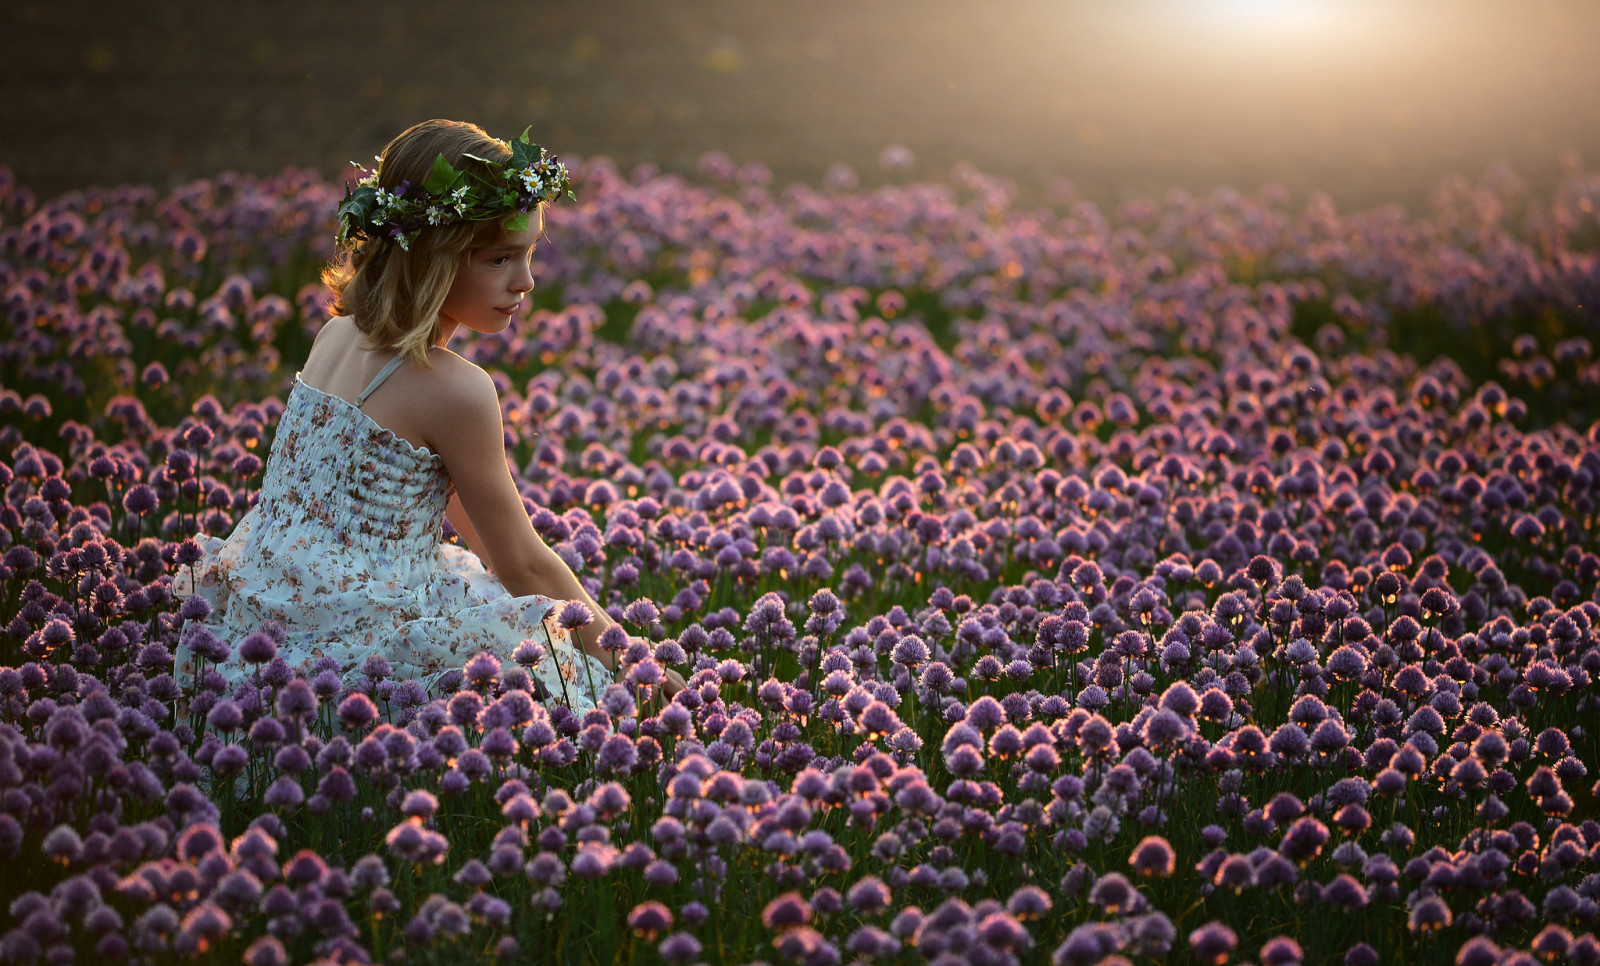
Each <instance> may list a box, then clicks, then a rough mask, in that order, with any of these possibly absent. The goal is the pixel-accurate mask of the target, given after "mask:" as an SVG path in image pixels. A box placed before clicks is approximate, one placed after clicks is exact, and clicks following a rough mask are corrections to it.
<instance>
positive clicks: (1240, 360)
mask: <svg viewBox="0 0 1600 966" xmlns="http://www.w3.org/2000/svg"><path fill="white" fill-rule="evenodd" d="M571 167H572V171H573V180H574V186H575V189H576V190H577V193H578V195H579V198H580V200H579V201H577V202H575V203H574V202H563V203H561V204H558V205H556V206H554V207H553V208H551V209H550V210H549V212H548V215H547V231H546V237H545V239H544V240H543V241H541V243H540V245H539V248H538V249H537V250H536V252H535V260H536V266H535V275H536V277H537V278H538V282H539V285H538V288H537V289H535V291H534V293H533V296H532V305H531V307H530V308H529V309H528V310H527V311H526V312H525V313H524V317H523V318H521V319H519V320H517V321H515V322H514V323H513V325H512V327H511V328H510V329H509V330H508V331H507V332H506V333H504V334H503V335H500V336H479V337H475V338H474V339H473V340H471V341H465V342H461V343H458V345H457V349H458V351H460V352H462V354H463V355H465V356H467V357H468V358H470V359H471V360H472V361H474V362H476V363H478V364H479V365H482V366H483V367H485V368H486V369H488V370H489V371H490V373H491V374H492V375H493V377H494V379H495V381H496V383H497V384H498V387H499V390H500V396H501V400H502V407H503V413H504V421H505V433H506V450H507V456H508V459H509V462H510V464H511V466H512V467H513V472H514V474H515V478H516V481H517V484H518V486H519V487H520V489H521V491H522V493H523V495H524V497H525V502H526V504H527V507H528V510H529V514H530V519H531V522H532V525H533V526H534V527H535V528H536V529H537V531H538V532H539V533H540V534H541V535H542V536H543V538H544V539H545V540H546V541H547V542H548V543H549V544H550V545H551V546H552V547H553V548H554V549H555V550H556V552H557V553H559V554H560V555H561V557H562V558H563V559H564V560H566V561H567V562H568V563H569V564H570V565H571V567H572V568H573V570H574V571H575V572H576V573H577V574H578V575H579V577H580V578H581V579H582V580H583V581H584V582H585V584H586V586H587V587H588V588H590V589H591V591H592V592H593V594H594V596H595V598H596V600H598V601H599V602H600V603H601V604H602V605H603V606H605V607H606V608H607V609H608V610H609V611H610V612H611V614H612V615H613V616H614V618H615V619H616V620H617V621H618V622H619V623H620V625H621V629H623V630H625V631H626V633H612V634H610V635H609V636H608V638H607V643H608V644H609V645H611V646H612V647H614V648H615V650H616V651H617V652H618V654H619V656H620V658H621V660H622V662H623V664H624V667H625V673H623V674H622V677H621V681H620V683H615V684H611V685H610V686H609V687H608V688H607V689H606V691H605V696H604V700H603V701H602V703H601V707H600V708H599V709H597V710H594V711H591V712H588V713H586V714H584V715H582V716H581V717H580V716H577V715H575V714H573V713H571V712H570V711H568V710H567V708H566V707H565V706H564V705H562V704H561V702H560V701H558V700H554V699H550V698H544V697H543V695H542V694H541V693H540V691H541V689H539V688H537V687H536V686H535V685H534V683H533V678H532V677H531V675H530V674H529V673H528V671H527V670H526V668H528V667H530V666H532V665H534V664H535V663H536V662H537V661H538V660H540V659H542V658H543V657H544V655H543V653H542V649H541V648H539V647H537V646H532V645H528V646H522V645H519V643H518V642H507V648H506V652H505V653H503V654H489V653H478V654H471V655H464V659H463V663H462V666H461V667H460V668H459V670H455V671H451V672H450V673H448V674H446V675H445V676H444V678H442V679H440V680H438V681H435V682H432V686H431V689H430V688H425V687H424V686H423V685H422V683H421V682H418V681H414V680H397V679H396V675H395V673H394V671H393V669H392V668H390V667H389V666H388V665H387V664H386V663H385V662H384V661H382V660H371V661H368V662H367V663H366V664H364V665H362V666H359V667H341V666H339V665H338V664H337V663H336V662H334V661H332V660H330V659H323V660H322V661H321V662H319V663H314V664H308V665H305V666H299V667H296V666H290V665H289V664H288V663H286V662H285V661H284V660H283V659H282V658H281V657H279V656H278V655H277V651H278V645H279V643H280V642H281V640H282V634H283V628H282V627H281V626H276V625H271V624H269V625H264V626H262V627H261V628H260V629H259V630H257V631H256V632H255V633H252V634H250V635H249V636H247V637H245V638H243V639H241V640H223V639H219V638H218V636H217V635H215V634H212V633H211V632H210V631H209V630H208V629H207V626H206V618H207V616H208V607H207V605H206V604H205V602H204V601H203V600H201V599H199V598H194V597H185V596H183V595H182V594H181V593H180V592H179V591H180V590H181V589H182V588H183V587H184V586H185V585H186V583H187V579H188V575H189V574H190V573H191V572H192V568H193V566H194V565H195V563H196V562H197V561H198V560H199V559H200V555H201V548H200V545H199V543H198V542H197V539H196V538H198V537H204V536H206V535H211V536H225V535H226V534H227V533H228V532H229V531H230V530H231V529H232V528H233V526H234V524H235V523H236V522H237V521H238V520H239V519H240V518H241V516H243V515H244V514H245V513H246V512H247V511H248V510H249V508H250V507H251V505H252V501H253V500H254V499H255V497H256V494H257V492H258V488H259V486H260V483H261V480H262V475H263V471H264V467H265V463H266V461H267V460H268V459H269V456H270V453H271V450H272V443H273V438H274V430H275V428H276V425H277V420H278V417H279V415H280V414H281V413H282V411H283V399H284V397H285V395H286V394H287V392H288V389H289V387H290V385H291V384H292V380H293V376H294V373H295V371H296V368H297V367H298V366H299V364H300V362H301V361H302V360H303V359H304V358H305V354H306V352H307V350H308V349H309V346H310V342H311V338H312V337H313V336H314V334H315V333H316V331H317V329H318V327H319V326H320V324H321V323H322V322H323V321H324V320H325V319H326V316H327V311H326V306H327V299H328V295H327V292H326V290H325V289H324V288H323V287H322V286H321V284H320V282H318V281H317V279H318V272H319V270H320V268H321V266H322V265H323V263H324V262H325V261H326V260H327V259H328V258H329V257H330V256H331V255H332V254H333V247H332V236H333V215H334V210H335V208H336V207H337V204H338V201H339V199H340V198H341V197H342V195H343V191H344V186H343V184H342V183H331V182H328V181H326V180H324V179H323V178H322V177H321V176H320V175H317V174H315V173H312V172H302V171H286V172H284V173H283V174H281V175H278V176H274V177H268V178H258V177H253V176H242V175H235V174H223V175H219V176H217V177H215V178H212V179H209V180H203V181H196V182H193V183H189V184H185V185H183V186H181V187H178V188H176V189H175V190H173V191H171V192H170V193H168V194H162V193H161V192H159V191H156V190H154V189H152V188H149V187H142V186H123V187H117V188H110V189H91V190H83V191H73V192H69V193H67V194H64V195H62V196H60V197H56V198H52V199H41V198H37V197H35V195H34V193H33V192H32V191H31V190H30V189H29V188H28V187H27V186H25V185H21V184H18V183H16V182H15V179H14V178H13V177H12V176H11V175H10V173H9V172H8V171H6V170H5V169H3V168H0V329H3V332H4V337H3V339H0V489H3V500H0V561H3V562H0V862H3V864H0V909H4V914H3V917H0V962H5V963H50V964H65V963H73V962H80V963H100V962H105V963H120V962H127V963H181V962H202V961H203V962H227V963H244V964H248V966H284V964H288V963H291V962H293V963H303V962H309V961H316V962H319V963H365V962H374V963H376V962H382V963H396V964H423V963H441V964H444V963H448V964H459V963H469V962H471V963H476V962H505V963H543V962H551V963H582V962H599V963H629V964H657V963H670V964H679V963H683V964H687V963H696V962H706V963H747V962H757V961H762V962H767V963H773V964H777V963H791V964H802V966H832V964H837V963H846V962H864V963H881V964H922V963H927V964H941V966H943V964H955V963H972V964H995V966H998V964H1011V963H1050V964H1059V966H1090V964H1096V963H1123V962H1133V963H1163V962H1166V963H1199V964H1208V966H1223V964H1231V963H1259V964H1262V966H1289V964H1297V963H1307V964H1312V963H1318V964H1321V963H1345V964H1349V966H1373V964H1377V963H1385V964H1390V963H1392V964H1399V963H1406V964H1411V963H1424V964H1426V963H1457V964H1461V966H1490V964H1523V963H1527V964H1534V963H1558V962H1560V963H1572V964H1577V966H1591V964H1596V963H1600V942H1597V940H1596V938H1595V931H1596V928H1597V922H1600V808H1597V807H1596V798H1597V791H1600V789H1597V778H1600V775H1597V774H1596V771H1597V770H1600V690H1597V683H1596V682H1597V678H1600V597H1597V585H1600V358H1597V357H1596V351H1595V349H1596V339H1597V338H1600V172H1585V171H1582V170H1580V169H1579V168H1577V167H1576V166H1569V168H1568V170H1567V172H1566V175H1565V178H1564V180H1563V181H1562V182H1561V183H1560V185H1559V188H1558V189H1556V190H1555V191H1554V192H1553V193H1551V194H1549V195H1548V196H1540V195H1537V194H1535V193H1534V192H1532V191H1531V190H1530V189H1529V188H1528V187H1527V186H1526V185H1525V184H1524V183H1523V182H1522V181H1521V180H1520V179H1519V178H1518V177H1517V175H1516V174H1515V173H1514V172H1512V171H1511V170H1509V169H1508V168H1506V167H1505V166H1495V167H1492V168H1491V169H1489V170H1488V171H1487V172H1485V173H1484V174H1483V175H1482V177H1480V178H1475V179H1474V178H1468V177H1464V176H1452V177H1450V178H1447V179H1445V180H1444V181H1442V182H1441V183H1440V184H1439V186H1438V188H1437V190H1436V191H1435V192H1434V193H1433V196H1432V198H1431V199H1430V201H1429V204H1428V205H1427V206H1426V208H1425V210H1423V211H1420V212H1416V213H1410V212H1407V211H1406V210H1404V209H1402V208H1400V207H1398V206H1392V207H1385V208H1378V209H1375V210H1371V211H1364V212H1355V213H1349V212H1341V211H1338V210H1337V209H1336V207H1335V206H1334V205H1333V203H1332V202H1331V201H1330V200H1329V199H1328V198H1327V197H1326V196H1323V195H1319V194H1313V195H1312V196H1310V197H1309V198H1306V199H1301V200H1299V201H1296V202H1294V203H1291V199H1290V195H1289V193H1288V192H1287V191H1285V190H1283V189H1282V188H1280V187H1277V186H1270V185H1269V186H1267V187H1264V188H1262V189H1260V190H1259V191H1257V192H1255V193H1244V192H1240V191H1233V190H1217V191H1214V192H1212V193H1210V194H1209V195H1205V196H1193V195H1190V194H1186V193H1184V192H1181V191H1171V192H1168V193H1166V194H1164V195H1162V196H1161V197H1159V198H1150V199H1142V200H1136V201H1129V202H1126V203H1123V204H1121V205H1119V206H1117V207H1116V208H1115V210H1114V211H1103V210H1101V208H1099V207H1098V206H1096V205H1095V204H1093V203H1091V202H1088V201H1085V200H1081V199H1078V198H1076V197H1075V196H1074V194H1073V191H1072V189H1071V186H1070V185H1068V184H1065V183H1062V184H1058V185H1057V186H1056V191H1055V192H1054V194H1053V195H1052V200H1051V203H1050V204H1049V205H1043V206H1040V207H1035V208H1030V207H1027V206H1025V205H1023V204H1021V203H1019V201H1018V200H1017V197H1016V195H1017V193H1016V189H1015V187H1014V186H1013V185H1012V184H1011V183H1009V182H1007V181H1005V180H1003V179H999V178H996V177H993V176H990V175H987V174H984V173H983V172H981V171H978V170H975V169H973V168H971V167H969V166H964V165H963V166H957V167H956V168H955V169H953V170H952V171H951V172H950V173H949V176H948V178H946V179H944V180H939V181H920V182H912V181H906V182H904V183H898V184H891V185H889V186H886V187H881V188H874V189H866V188H861V187H859V186H858V184H857V180H856V179H855V178H854V177H853V175H852V173H851V172H849V171H846V170H843V169H838V170H836V171H834V172H833V173H832V175H831V176H830V178H829V179H828V181H827V183H826V184H825V185H824V186H823V187H822V188H820V189H812V188H807V187H805V186H803V185H793V186H790V187H788V188H784V189H778V188H775V187H774V186H773V185H772V184H771V183H770V182H771V177H770V174H769V172H768V171H767V170H766V169H765V168H764V167H762V166H761V165H759V164H753V163H752V164H745V165H736V164H734V163H733V162H731V161H730V160H729V159H728V158H727V157H726V156H724V155H721V154H717V153H712V154H708V155H707V156H706V157H705V158H704V159H703V161H702V165H701V168H702V177H700V178H699V179H697V180H696V181H694V182H691V181H689V180H687V179H684V178H682V177H678V176H673V175H666V174H662V173H660V172H658V171H656V170H654V169H652V168H649V167H640V168H638V169H635V170H634V171H632V172H627V173H624V172H621V171H619V170H618V169H617V168H616V166H615V165H614V164H612V163H611V162H610V161H608V160H607V159H605V158H589V159H585V160H583V161H579V162H574V163H572V165H571ZM442 536H443V539H446V540H453V539H455V535H454V534H453V533H452V532H450V531H449V530H448V527H446V528H445V532H444V533H443V535H442ZM180 646H181V647H185V648H188V649H189V651H190V652H192V653H193V654H195V655H196V656H197V657H198V658H200V660H199V661H198V665H199V668H198V670H197V671H196V672H194V673H187V674H179V673H178V672H177V670H176V668H175V665H174V655H175V653H177V651H178V649H179V648H180ZM223 664H227V665H229V666H235V665H240V664H242V665H243V667H244V669H245V670H244V680H243V682H242V683H240V684H238V685H237V686H230V685H229V683H228V682H227V681H226V680H225V679H224V677H223V675H222V674H220V673H218V672H217V671H216V670H215V668H216V666H218V665H223ZM665 667H670V668H674V669H676V670H678V671H680V672H681V673H682V674H683V675H684V676H685V678H687V679H688V681H689V687H688V689H687V690H685V691H683V692H681V693H679V694H677V695H676V696H675V697H674V698H673V699H671V700H670V701H662V700H661V699H660V695H659V694H658V693H657V691H658V690H659V683H660V682H661V680H662V670H663V668H665Z"/></svg>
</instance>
